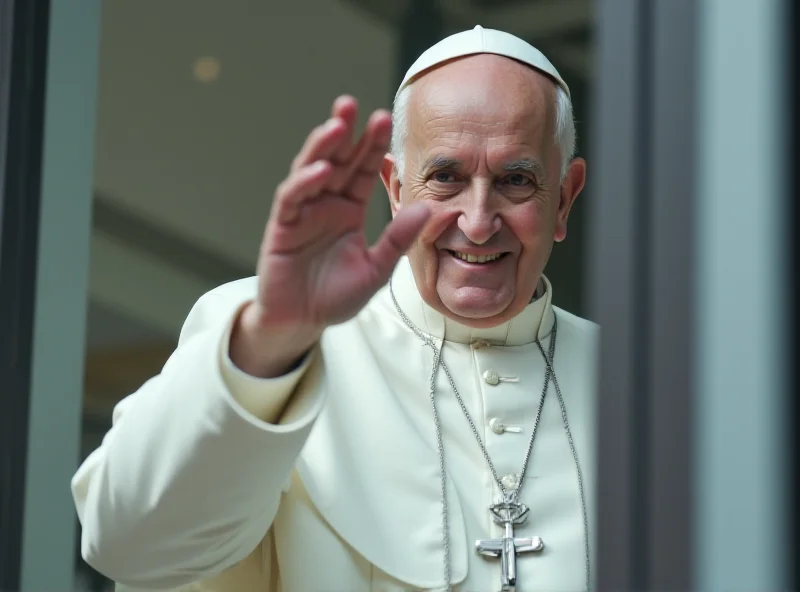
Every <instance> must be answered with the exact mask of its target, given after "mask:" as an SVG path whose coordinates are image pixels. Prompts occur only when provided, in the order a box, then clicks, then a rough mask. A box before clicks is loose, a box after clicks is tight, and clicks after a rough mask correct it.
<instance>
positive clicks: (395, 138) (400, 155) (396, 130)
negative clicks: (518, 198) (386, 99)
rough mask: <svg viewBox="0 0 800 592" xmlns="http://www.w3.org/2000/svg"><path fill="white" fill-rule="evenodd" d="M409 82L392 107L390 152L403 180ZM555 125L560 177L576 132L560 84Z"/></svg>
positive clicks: (557, 91) (569, 107)
mask: <svg viewBox="0 0 800 592" xmlns="http://www.w3.org/2000/svg"><path fill="white" fill-rule="evenodd" d="M412 86H413V84H409V85H408V86H406V87H405V88H404V89H403V90H401V91H400V93H399V94H398V95H397V97H396V98H395V100H394V107H393V109H392V143H391V147H390V151H391V153H392V154H393V155H394V159H395V162H396V166H397V175H398V177H400V180H401V181H402V180H403V173H404V170H405V154H404V150H403V148H404V146H405V141H406V137H407V135H408V99H409V97H410V96H411V87H412ZM556 89H557V90H556V122H555V123H556V125H555V142H556V146H558V149H559V150H560V152H561V179H562V180H563V178H564V176H565V175H566V174H567V169H568V168H569V163H570V162H571V161H572V159H573V158H574V157H575V148H576V143H577V142H576V132H575V117H574V115H573V113H572V101H571V100H570V98H569V96H568V95H567V93H566V92H565V91H564V89H563V88H561V87H560V86H558V87H556Z"/></svg>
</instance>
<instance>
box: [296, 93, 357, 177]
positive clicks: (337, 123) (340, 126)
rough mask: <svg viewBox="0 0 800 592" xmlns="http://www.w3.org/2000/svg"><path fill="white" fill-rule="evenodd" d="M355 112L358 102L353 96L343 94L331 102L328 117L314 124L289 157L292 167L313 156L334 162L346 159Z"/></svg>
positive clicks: (309, 162) (354, 121)
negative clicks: (297, 149) (324, 120)
mask: <svg viewBox="0 0 800 592" xmlns="http://www.w3.org/2000/svg"><path fill="white" fill-rule="evenodd" d="M357 116H358V104H357V102H356V100H355V99H354V98H353V97H350V96H347V95H343V96H341V97H339V98H337V99H336V100H335V101H334V102H333V108H332V109H331V118H330V119H328V121H326V122H325V123H323V124H321V125H319V126H317V127H316V128H314V129H313V130H312V131H311V133H310V134H309V135H308V138H306V141H305V143H304V144H303V147H302V148H301V149H300V152H299V153H298V154H297V156H296V157H295V159H294V160H293V161H292V166H291V170H292V171H296V170H298V169H300V168H302V167H304V166H307V165H309V164H311V163H312V162H314V161H317V160H331V161H332V162H333V163H334V164H339V163H340V162H344V161H346V159H347V158H349V155H350V153H351V151H352V149H353V146H352V144H353V130H354V129H355V123H356V117H357Z"/></svg>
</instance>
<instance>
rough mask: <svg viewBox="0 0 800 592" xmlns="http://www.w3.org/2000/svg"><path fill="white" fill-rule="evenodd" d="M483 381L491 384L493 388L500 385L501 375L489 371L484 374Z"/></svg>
mask: <svg viewBox="0 0 800 592" xmlns="http://www.w3.org/2000/svg"><path fill="white" fill-rule="evenodd" d="M483 379H484V380H485V381H486V384H491V385H492V386H497V385H498V384H500V375H499V374H497V372H495V371H494V370H487V371H486V372H484V373H483Z"/></svg>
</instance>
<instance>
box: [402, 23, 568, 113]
mask: <svg viewBox="0 0 800 592" xmlns="http://www.w3.org/2000/svg"><path fill="white" fill-rule="evenodd" d="M478 53H492V54H495V55H500V56H505V57H507V58H511V59H514V60H517V61H519V62H522V63H524V64H527V65H529V66H531V67H533V68H535V69H536V70H539V71H540V72H543V73H544V74H546V75H547V76H549V77H550V78H552V79H553V80H554V81H555V83H556V84H558V86H560V87H561V88H563V89H564V92H566V93H567V96H569V87H568V86H567V83H566V82H564V80H563V79H562V78H561V75H559V73H558V70H556V69H555V67H554V66H553V64H551V63H550V60H548V59H547V58H546V57H544V54H543V53H542V52H541V51H539V50H538V49H536V48H535V47H534V46H533V45H531V44H530V43H528V42H527V41H523V40H522V39H520V38H519V37H515V36H514V35H512V34H510V33H506V32H504V31H497V30H495V29H484V28H483V27H481V26H480V25H478V26H476V27H475V28H474V29H471V30H469V31H462V32H461V33H456V34H455V35H450V36H449V37H446V38H444V39H442V40H441V41H439V43H437V44H436V45H434V46H432V47H429V48H428V49H426V50H425V52H424V53H423V54H422V55H421V56H419V58H417V61H416V62H414V63H413V64H412V65H411V67H410V68H409V69H408V72H406V75H405V77H404V78H403V82H402V83H401V84H400V88H398V89H397V93H395V97H396V96H397V95H398V94H400V91H401V90H403V89H404V88H405V87H406V86H407V85H408V84H410V83H411V82H413V81H414V79H415V78H418V77H419V76H420V75H422V74H424V73H425V72H427V71H428V70H430V69H431V68H433V67H434V66H438V65H439V64H441V63H443V62H446V61H448V60H452V59H454V58H460V57H464V56H468V55H474V54H478Z"/></svg>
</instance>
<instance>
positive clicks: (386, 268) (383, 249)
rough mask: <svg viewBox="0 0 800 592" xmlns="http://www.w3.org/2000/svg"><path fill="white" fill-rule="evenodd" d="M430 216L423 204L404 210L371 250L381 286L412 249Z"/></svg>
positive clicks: (370, 255)
mask: <svg viewBox="0 0 800 592" xmlns="http://www.w3.org/2000/svg"><path fill="white" fill-rule="evenodd" d="M430 215H431V213H430V210H429V209H428V207H427V206H426V205H425V204H422V203H416V204H412V205H410V206H408V207H407V208H402V209H401V210H400V211H399V212H397V215H396V216H395V218H394V220H392V221H391V222H390V223H389V225H388V226H387V227H386V229H385V230H384V231H383V233H381V236H380V238H379V239H378V242H376V243H375V244H374V245H373V246H372V247H371V248H370V250H369V258H370V260H371V262H372V265H373V269H374V273H375V275H376V276H378V278H379V281H380V283H381V284H382V283H384V282H386V281H387V280H388V279H389V276H390V275H391V273H392V270H393V269H394V266H395V265H396V264H397V261H398V260H399V259H400V257H402V256H403V255H404V254H405V252H406V251H407V250H408V249H409V247H411V245H412V244H413V242H414V240H415V239H416V238H417V236H418V235H419V233H420V232H421V231H422V229H423V228H424V227H425V223H426V222H427V221H428V218H430Z"/></svg>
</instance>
